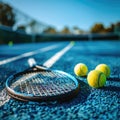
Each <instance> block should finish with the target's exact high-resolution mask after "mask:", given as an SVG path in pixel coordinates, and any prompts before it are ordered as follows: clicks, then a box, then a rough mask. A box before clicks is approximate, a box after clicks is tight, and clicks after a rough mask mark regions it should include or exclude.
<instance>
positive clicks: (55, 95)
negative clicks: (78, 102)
mask: <svg viewBox="0 0 120 120" xmlns="http://www.w3.org/2000/svg"><path fill="white" fill-rule="evenodd" d="M29 62H30V66H31V67H30V68H29V69H27V70H24V71H23V72H19V73H17V74H14V75H11V76H10V77H9V78H8V79H7V80H6V89H7V91H8V94H9V95H10V96H11V97H13V98H15V99H18V100H21V101H53V100H58V101H64V100H70V99H71V98H72V97H74V96H75V95H77V93H78V92H79V83H78V81H77V79H76V78H74V77H73V76H72V75H70V74H68V73H65V72H63V71H59V70H50V69H48V68H46V67H43V66H39V65H36V63H35V62H34V60H33V59H30V60H29ZM31 63H32V64H31Z"/></svg>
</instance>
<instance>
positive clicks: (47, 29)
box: [43, 27, 57, 34]
mask: <svg viewBox="0 0 120 120" xmlns="http://www.w3.org/2000/svg"><path fill="white" fill-rule="evenodd" d="M43 33H50V34H55V33H57V31H56V29H55V28H54V27H48V28H46V29H45V30H44V31H43Z"/></svg>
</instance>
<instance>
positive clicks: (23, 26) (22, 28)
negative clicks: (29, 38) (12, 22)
mask: <svg viewBox="0 0 120 120" xmlns="http://www.w3.org/2000/svg"><path fill="white" fill-rule="evenodd" d="M25 29H26V26H25V25H20V26H18V27H17V30H22V31H24V32H25Z"/></svg>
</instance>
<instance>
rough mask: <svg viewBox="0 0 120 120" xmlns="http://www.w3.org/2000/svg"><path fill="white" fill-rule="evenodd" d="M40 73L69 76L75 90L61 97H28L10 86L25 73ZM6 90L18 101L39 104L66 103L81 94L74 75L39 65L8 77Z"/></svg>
mask: <svg viewBox="0 0 120 120" xmlns="http://www.w3.org/2000/svg"><path fill="white" fill-rule="evenodd" d="M40 71H53V72H58V73H62V74H64V75H66V76H68V77H69V78H70V79H72V80H73V81H74V83H75V86H76V87H75V89H73V90H71V91H68V92H67V93H61V94H59V95H52V96H33V95H32V96H30V95H29V96H28V95H24V94H21V93H19V92H15V91H14V90H13V89H11V88H10V87H9V86H10V85H9V84H10V81H11V80H13V79H15V78H16V77H17V76H19V75H23V74H25V73H27V72H28V73H30V72H32V73H33V72H40ZM5 85H6V89H7V92H8V94H9V95H10V96H11V97H13V98H15V99H18V100H20V101H25V102H27V101H39V102H42V101H54V100H57V101H66V100H70V99H71V98H73V97H74V96H76V95H77V94H78V92H79V89H80V85H79V82H78V80H77V79H76V78H75V77H73V76H72V75H70V74H68V73H65V72H63V71H59V70H50V69H47V68H45V67H42V66H38V65H35V66H33V67H31V68H29V69H26V70H24V71H23V72H19V73H16V74H14V75H11V76H10V77H8V79H7V80H6V83H5Z"/></svg>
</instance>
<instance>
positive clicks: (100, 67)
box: [95, 64, 110, 78]
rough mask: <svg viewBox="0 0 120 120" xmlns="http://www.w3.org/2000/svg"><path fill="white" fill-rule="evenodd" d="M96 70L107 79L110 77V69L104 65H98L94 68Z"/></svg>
mask: <svg viewBox="0 0 120 120" xmlns="http://www.w3.org/2000/svg"><path fill="white" fill-rule="evenodd" d="M95 69H96V70H99V71H101V72H103V73H104V74H105V75H106V77H107V78H109V76H110V67H109V66H108V65H106V64H99V65H98V66H97V67H96V68H95Z"/></svg>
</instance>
